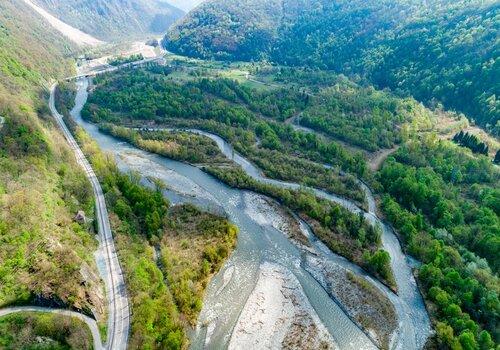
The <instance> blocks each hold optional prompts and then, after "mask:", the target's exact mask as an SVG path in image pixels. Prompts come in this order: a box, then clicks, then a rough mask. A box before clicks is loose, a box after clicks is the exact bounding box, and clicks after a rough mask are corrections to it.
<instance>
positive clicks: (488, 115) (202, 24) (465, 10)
mask: <svg viewBox="0 0 500 350" xmlns="http://www.w3.org/2000/svg"><path fill="white" fill-rule="evenodd" d="M499 10H500V6H499V4H498V2H495V1H491V0H488V1H479V0H473V1H465V0H462V1H449V0H432V1H420V0H407V1H403V0H399V1H392V0H383V1H374V0H370V1H363V0H354V1H344V0H335V1H331V0H284V1H274V0H273V1H261V0H238V1H228V0H216V1H212V2H209V3H206V4H203V5H202V6H200V7H199V8H197V9H196V10H194V11H193V12H192V13H190V14H189V15H188V16H187V17H186V19H185V20H183V21H182V22H181V23H179V24H178V25H177V26H176V27H174V28H173V29H172V30H171V31H170V32H169V34H168V35H167V37H166V41H165V45H166V47H167V48H168V49H169V50H172V51H174V52H177V53H181V54H186V55H190V56H196V57H202V58H212V57H213V58H217V59H226V60H259V59H270V60H272V61H275V62H277V63H280V64H285V65H299V66H303V65H306V66H311V67H316V68H320V69H332V70H335V71H337V72H342V73H347V74H349V75H352V76H355V75H360V76H362V77H366V78H367V79H369V80H370V81H371V82H372V83H374V84H375V85H377V86H379V87H389V88H391V89H393V90H395V91H397V92H399V93H401V94H404V95H406V94H410V95H413V96H414V97H415V98H417V99H418V100H421V101H424V102H426V103H428V104H429V105H431V106H434V105H436V103H437V102H441V103H442V104H443V105H444V106H445V107H446V108H448V109H456V110H458V111H460V112H463V113H465V114H466V115H467V116H468V117H469V118H470V119H474V120H475V121H476V122H477V123H479V124H481V125H483V126H485V127H487V128H488V129H490V130H491V131H493V132H494V133H495V134H497V135H498V134H499V133H500V124H498V122H499V116H500V103H499V102H498V100H497V96H498V95H499V94H500V84H499V73H500V63H499V59H498V57H499V45H498V35H497V33H498V30H499V24H498V23H499V21H498V17H499Z"/></svg>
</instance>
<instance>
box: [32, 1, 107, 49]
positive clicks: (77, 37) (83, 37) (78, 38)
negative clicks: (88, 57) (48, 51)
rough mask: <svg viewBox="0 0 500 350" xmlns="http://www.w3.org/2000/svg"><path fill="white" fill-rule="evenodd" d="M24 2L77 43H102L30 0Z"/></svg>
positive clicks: (81, 44)
mask: <svg viewBox="0 0 500 350" xmlns="http://www.w3.org/2000/svg"><path fill="white" fill-rule="evenodd" d="M24 2H25V3H26V4H27V5H28V6H30V7H31V8H32V9H33V10H35V11H36V12H37V13H38V14H40V15H41V16H42V17H43V18H44V19H45V20H46V21H47V22H49V23H50V25H51V26H52V27H54V28H55V29H56V30H58V31H59V32H60V33H62V34H63V35H64V36H66V37H67V38H68V39H70V40H71V41H73V42H74V43H76V44H77V45H80V46H97V45H99V44H102V42H101V41H100V40H98V39H96V38H94V37H92V36H91V35H88V34H86V33H83V32H82V31H80V30H78V29H76V28H73V27H72V26H70V25H68V24H67V23H64V22H62V21H61V20H59V19H57V18H56V17H54V16H52V15H51V14H50V13H48V12H47V11H45V10H44V9H43V8H41V7H40V6H37V5H36V4H34V3H33V2H32V1H31V0H24Z"/></svg>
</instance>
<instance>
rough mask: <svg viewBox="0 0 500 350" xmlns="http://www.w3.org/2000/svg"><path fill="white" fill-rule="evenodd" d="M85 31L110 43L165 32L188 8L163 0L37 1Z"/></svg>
mask: <svg viewBox="0 0 500 350" xmlns="http://www.w3.org/2000/svg"><path fill="white" fill-rule="evenodd" d="M34 2H35V3H37V4H38V5H40V6H41V7H42V8H44V9H45V10H47V11H48V12H49V13H51V14H53V15H54V16H56V17H57V18H59V19H61V20H62V21H64V22H65V23H70V24H71V25H72V26H74V27H76V28H78V29H80V30H81V31H83V32H84V33H88V34H91V35H92V36H94V37H96V38H98V39H101V40H103V41H107V42H113V41H129V42H130V41H132V40H134V39H144V38H145V37H147V36H149V35H154V34H156V35H158V34H163V33H165V31H166V30H167V29H168V28H169V27H170V26H171V25H172V24H173V23H174V22H175V21H177V20H178V19H180V18H181V17H182V16H183V15H184V11H182V10H180V9H178V8H176V7H175V6H172V5H170V4H169V2H166V1H162V0H127V1H123V0H92V1H89V0H34Z"/></svg>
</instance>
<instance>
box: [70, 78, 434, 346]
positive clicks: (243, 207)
mask: <svg viewBox="0 0 500 350" xmlns="http://www.w3.org/2000/svg"><path fill="white" fill-rule="evenodd" d="M77 85H78V92H77V96H76V100H75V102H76V107H75V108H74V110H73V111H74V114H73V118H74V119H75V121H76V122H77V123H78V124H79V125H80V126H82V127H83V128H84V129H85V130H86V131H87V132H88V133H89V134H90V135H91V136H92V137H93V138H94V139H95V140H96V141H97V143H98V144H99V146H100V147H101V149H103V150H104V151H106V152H109V153H111V154H113V155H114V156H115V158H116V161H117V163H118V166H119V167H120V169H121V170H123V171H136V172H138V173H139V174H140V175H141V176H142V177H143V178H144V179H146V178H148V177H155V178H158V179H160V180H162V181H164V182H165V184H166V185H167V187H168V190H167V191H165V194H166V196H167V197H168V198H169V199H170V200H171V202H172V203H174V204H175V203H182V202H190V203H194V204H196V205H199V206H202V207H204V208H206V209H208V210H212V211H216V212H218V213H225V214H226V215H227V216H228V219H229V220H230V221H232V222H233V223H234V224H235V225H237V226H238V227H239V230H240V232H239V237H238V244H237V247H236V249H235V250H234V252H233V254H232V255H231V257H230V258H229V259H228V261H227V262H226V264H225V265H224V266H223V268H222V269H221V271H220V272H219V273H218V274H217V275H216V276H215V277H214V278H213V279H212V281H211V282H210V284H209V286H208V288H207V293H206V296H205V300H204V306H203V309H202V311H201V314H200V317H199V322H198V326H197V328H196V330H195V331H193V332H192V334H191V342H192V345H191V347H192V348H193V349H203V348H210V349H221V348H225V347H227V346H228V342H229V340H230V338H231V334H232V331H233V328H234V327H235V324H236V323H237V322H238V318H239V316H240V314H241V312H242V310H243V308H244V306H245V303H246V302H247V300H248V298H249V296H250V294H251V293H252V291H253V289H254V287H255V285H256V282H257V278H258V275H259V269H260V267H261V266H262V265H263V264H264V263H272V264H278V265H280V266H282V267H283V268H284V269H286V270H287V271H288V272H289V273H290V274H293V275H294V276H295V278H296V279H297V280H298V281H299V283H300V286H301V288H302V292H303V293H304V294H305V296H306V298H307V300H308V302H309V304H310V305H311V306H312V308H313V309H314V311H315V313H316V314H317V315H318V316H319V319H320V320H321V322H322V323H323V325H324V326H325V327H326V329H327V330H328V332H329V333H330V334H331V336H332V337H333V339H334V342H335V345H336V346H337V347H338V348H339V349H353V350H358V349H374V348H376V346H375V345H374V343H373V341H372V340H371V339H370V338H369V337H368V336H367V335H366V334H365V332H363V331H362V330H361V329H360V328H359V327H358V326H357V325H356V324H355V323H354V322H353V321H352V320H351V319H350V318H349V317H348V316H347V315H346V314H345V313H344V312H343V310H342V308H341V307H340V306H339V305H337V304H336V302H335V301H334V300H332V299H331V298H330V297H329V295H328V294H327V292H326V291H325V289H324V288H323V286H322V285H321V284H320V283H318V281H317V280H316V279H314V278H313V276H312V275H311V274H310V273H309V272H308V270H307V268H306V267H307V260H308V259H307V256H306V255H307V254H308V253H307V252H304V250H303V249H300V248H299V247H298V245H296V244H294V243H293V242H292V241H291V240H290V239H289V238H288V237H287V236H286V235H285V234H284V233H283V232H281V231H280V230H279V227H277V225H276V221H277V219H276V216H277V215H278V216H279V214H277V213H275V212H271V211H270V209H269V208H268V207H265V206H263V205H261V204H259V203H262V202H263V201H262V199H263V198H264V197H263V196H260V195H257V194H255V193H252V192H248V191H242V190H238V189H233V188H230V187H228V186H226V185H225V184H223V183H221V182H220V181H218V180H216V179H215V178H213V177H211V176H210V175H208V174H206V173H204V172H203V171H201V170H200V169H198V168H197V167H194V166H191V165H188V164H185V163H182V162H177V161H174V160H170V159H167V158H164V157H160V156H158V155H155V154H151V153H148V152H144V151H141V150H139V149H137V148H135V147H133V146H131V145H129V144H127V143H124V142H121V141H119V140H117V139H115V138H113V137H110V136H108V135H105V134H103V133H101V132H99V130H98V128H97V126H96V125H93V124H91V123H87V122H85V121H83V120H82V118H81V116H80V111H81V109H82V108H83V105H84V104H85V102H86V100H87V87H88V81H87V80H86V79H81V80H79V81H78V82H77ZM193 132H197V133H203V132H201V131H198V130H193ZM203 134H205V135H206V136H208V137H210V138H212V139H213V140H214V141H215V142H216V143H217V144H218V145H219V147H220V148H221V150H222V151H223V153H224V154H226V156H228V157H229V158H231V159H233V160H234V161H235V162H237V163H238V164H240V165H241V166H242V167H243V169H244V170H245V171H246V172H247V173H248V174H249V175H250V176H252V177H254V178H256V179H258V180H259V181H265V182H268V183H273V184H275V185H279V186H286V187H291V188H297V187H299V185H298V184H293V183H286V182H280V181H276V180H270V179H267V178H265V177H264V176H263V175H262V172H261V171H260V170H259V169H257V168H256V167H255V166H253V165H252V164H251V163H250V162H248V161H247V160H246V159H245V158H244V157H242V156H240V155H239V154H237V153H236V152H235V151H234V150H233V149H232V147H231V146H230V145H229V144H227V143H226V142H225V141H224V140H223V139H221V138H220V137H218V136H216V135H212V134H208V133H203ZM364 188H365V190H366V192H367V196H368V202H369V208H370V210H369V212H367V213H365V212H363V211H362V210H361V209H360V208H358V207H357V206H356V205H355V204H354V203H353V202H351V201H349V200H347V199H345V198H341V197H338V196H335V195H332V194H328V193H325V192H324V191H319V190H314V191H315V192H316V194H317V195H318V196H321V197H324V198H328V199H330V200H332V201H335V202H337V203H339V204H340V205H342V206H344V207H346V208H348V209H349V210H351V211H353V212H363V214H364V215H365V217H366V218H367V219H368V220H370V221H371V222H372V223H373V224H375V225H380V226H381V227H382V230H383V235H382V241H383V245H384V248H385V249H386V250H387V251H388V252H389V253H390V254H391V258H392V267H393V270H394V273H395V277H396V282H397V285H398V290H399V293H398V295H395V294H394V293H392V292H391V291H389V290H388V288H386V287H385V286H383V285H382V284H381V283H380V282H378V281H376V280H374V279H373V278H371V277H370V276H368V275H367V274H366V273H365V272H364V271H363V270H362V269H360V268H359V267H357V266H356V265H353V264H352V263H350V262H348V261H347V260H346V259H343V258H341V257H339V256H337V255H335V254H333V253H331V252H330V251H329V250H328V249H327V248H326V247H325V246H324V245H323V244H322V243H321V242H319V241H318V240H317V239H315V237H314V236H313V235H312V234H311V232H310V231H309V230H308V228H307V227H305V225H304V224H303V223H301V226H302V228H303V230H304V232H305V233H307V234H308V235H309V239H310V242H311V245H312V247H311V250H312V254H314V255H315V256H316V257H319V258H320V259H323V260H325V261H328V262H329V263H334V264H338V265H341V266H343V267H345V268H347V269H349V270H351V271H352V272H354V273H356V274H357V275H359V276H362V277H364V278H366V279H367V280H369V281H370V282H371V283H373V284H374V285H375V286H376V287H377V288H379V289H380V290H381V291H382V292H383V293H385V295H386V296H387V297H388V298H389V299H390V300H391V301H392V302H393V304H394V306H395V308H396V311H397V314H398V320H399V328H398V332H397V335H396V337H395V340H394V342H393V344H392V346H391V347H392V348H394V349H405V350H406V349H420V348H422V347H423V345H424V343H425V340H426V339H427V337H428V335H429V333H430V322H429V318H428V315H427V312H426V310H425V307H424V304H423V300H422V298H421V295H420V293H419V291H418V288H417V286H416V283H415V279H414V277H413V275H412V272H411V268H410V266H409V262H408V259H407V258H406V256H405V255H404V254H403V252H402V251H401V247H400V245H399V242H398V240H397V238H396V236H395V235H394V233H393V231H392V229H391V228H390V227H389V226H387V225H385V224H383V223H382V222H380V220H379V219H378V218H377V217H376V215H375V213H374V207H375V206H374V200H373V196H372V195H371V193H370V191H369V189H368V188H367V187H366V186H365V187H364ZM271 210H272V209H271ZM278 221H279V218H278Z"/></svg>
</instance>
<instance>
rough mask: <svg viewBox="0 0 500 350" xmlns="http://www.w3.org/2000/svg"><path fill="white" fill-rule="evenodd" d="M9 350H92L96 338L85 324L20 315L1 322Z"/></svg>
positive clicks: (1, 344)
mask: <svg viewBox="0 0 500 350" xmlns="http://www.w3.org/2000/svg"><path fill="white" fill-rule="evenodd" d="M0 348H2V349H5V350H18V349H33V350H35V349H36V350H68V349H79V350H92V349H93V348H94V343H93V340H92V334H91V333H90V330H89V329H88V327H87V325H86V324H85V323H83V322H82V321H80V320H78V319H76V318H72V317H68V316H60V315H54V314H40V313H18V314H12V315H8V316H4V317H2V318H0Z"/></svg>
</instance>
